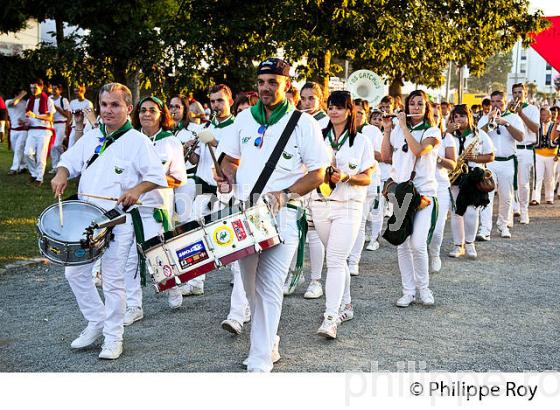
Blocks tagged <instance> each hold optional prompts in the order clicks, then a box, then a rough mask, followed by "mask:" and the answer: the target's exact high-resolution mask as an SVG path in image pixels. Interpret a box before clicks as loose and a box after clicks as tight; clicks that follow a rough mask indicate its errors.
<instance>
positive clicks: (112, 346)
mask: <svg viewBox="0 0 560 410" xmlns="http://www.w3.org/2000/svg"><path fill="white" fill-rule="evenodd" d="M122 352H123V346H122V342H105V343H103V346H102V347H101V353H99V358H100V359H109V360H114V359H118V358H119V357H120V355H121V354H122Z"/></svg>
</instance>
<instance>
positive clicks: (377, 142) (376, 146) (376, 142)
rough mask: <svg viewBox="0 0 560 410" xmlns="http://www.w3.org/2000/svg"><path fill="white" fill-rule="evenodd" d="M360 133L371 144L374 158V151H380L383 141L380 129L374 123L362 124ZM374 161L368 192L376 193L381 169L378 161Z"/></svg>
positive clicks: (379, 182)
mask: <svg viewBox="0 0 560 410" xmlns="http://www.w3.org/2000/svg"><path fill="white" fill-rule="evenodd" d="M361 134H363V135H364V136H365V137H366V138H367V139H368V141H369V142H370V144H371V147H372V149H373V151H374V153H373V154H374V157H373V159H375V151H377V152H379V153H381V143H382V142H383V134H382V133H381V130H380V129H379V128H377V127H376V126H374V125H370V124H366V125H364V126H363V128H362V131H361ZM375 162H376V165H377V166H376V167H375V171H374V172H373V173H372V174H371V183H370V184H369V186H368V192H369V193H370V194H375V193H377V187H378V186H379V185H381V169H380V167H379V163H377V161H375Z"/></svg>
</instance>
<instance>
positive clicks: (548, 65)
mask: <svg viewBox="0 0 560 410" xmlns="http://www.w3.org/2000/svg"><path fill="white" fill-rule="evenodd" d="M546 71H552V66H551V65H550V64H548V63H546Z"/></svg>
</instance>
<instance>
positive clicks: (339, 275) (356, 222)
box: [310, 201, 364, 317]
mask: <svg viewBox="0 0 560 410" xmlns="http://www.w3.org/2000/svg"><path fill="white" fill-rule="evenodd" d="M310 207H311V213H312V216H313V222H314V224H315V230H316V231H317V233H318V234H319V237H320V238H321V241H322V242H323V245H325V249H326V252H327V258H326V259H327V280H326V283H325V296H326V301H325V317H326V316H333V317H336V316H337V315H338V310H339V308H340V305H341V303H344V304H349V303H351V302H352V300H351V297H350V269H349V268H348V257H349V256H350V252H351V251H352V248H353V246H354V243H355V242H356V237H357V236H358V232H359V230H360V225H361V220H362V210H363V207H364V205H363V203H361V202H355V201H351V202H347V201H344V202H340V201H313V202H311V205H310Z"/></svg>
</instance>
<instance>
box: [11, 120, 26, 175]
mask: <svg viewBox="0 0 560 410" xmlns="http://www.w3.org/2000/svg"><path fill="white" fill-rule="evenodd" d="M26 140H27V131H14V130H11V131H10V145H11V146H12V151H13V152H14V159H13V160H12V166H11V168H10V170H11V171H20V170H22V169H23V168H25V158H24V154H23V152H24V150H25V142H26Z"/></svg>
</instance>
